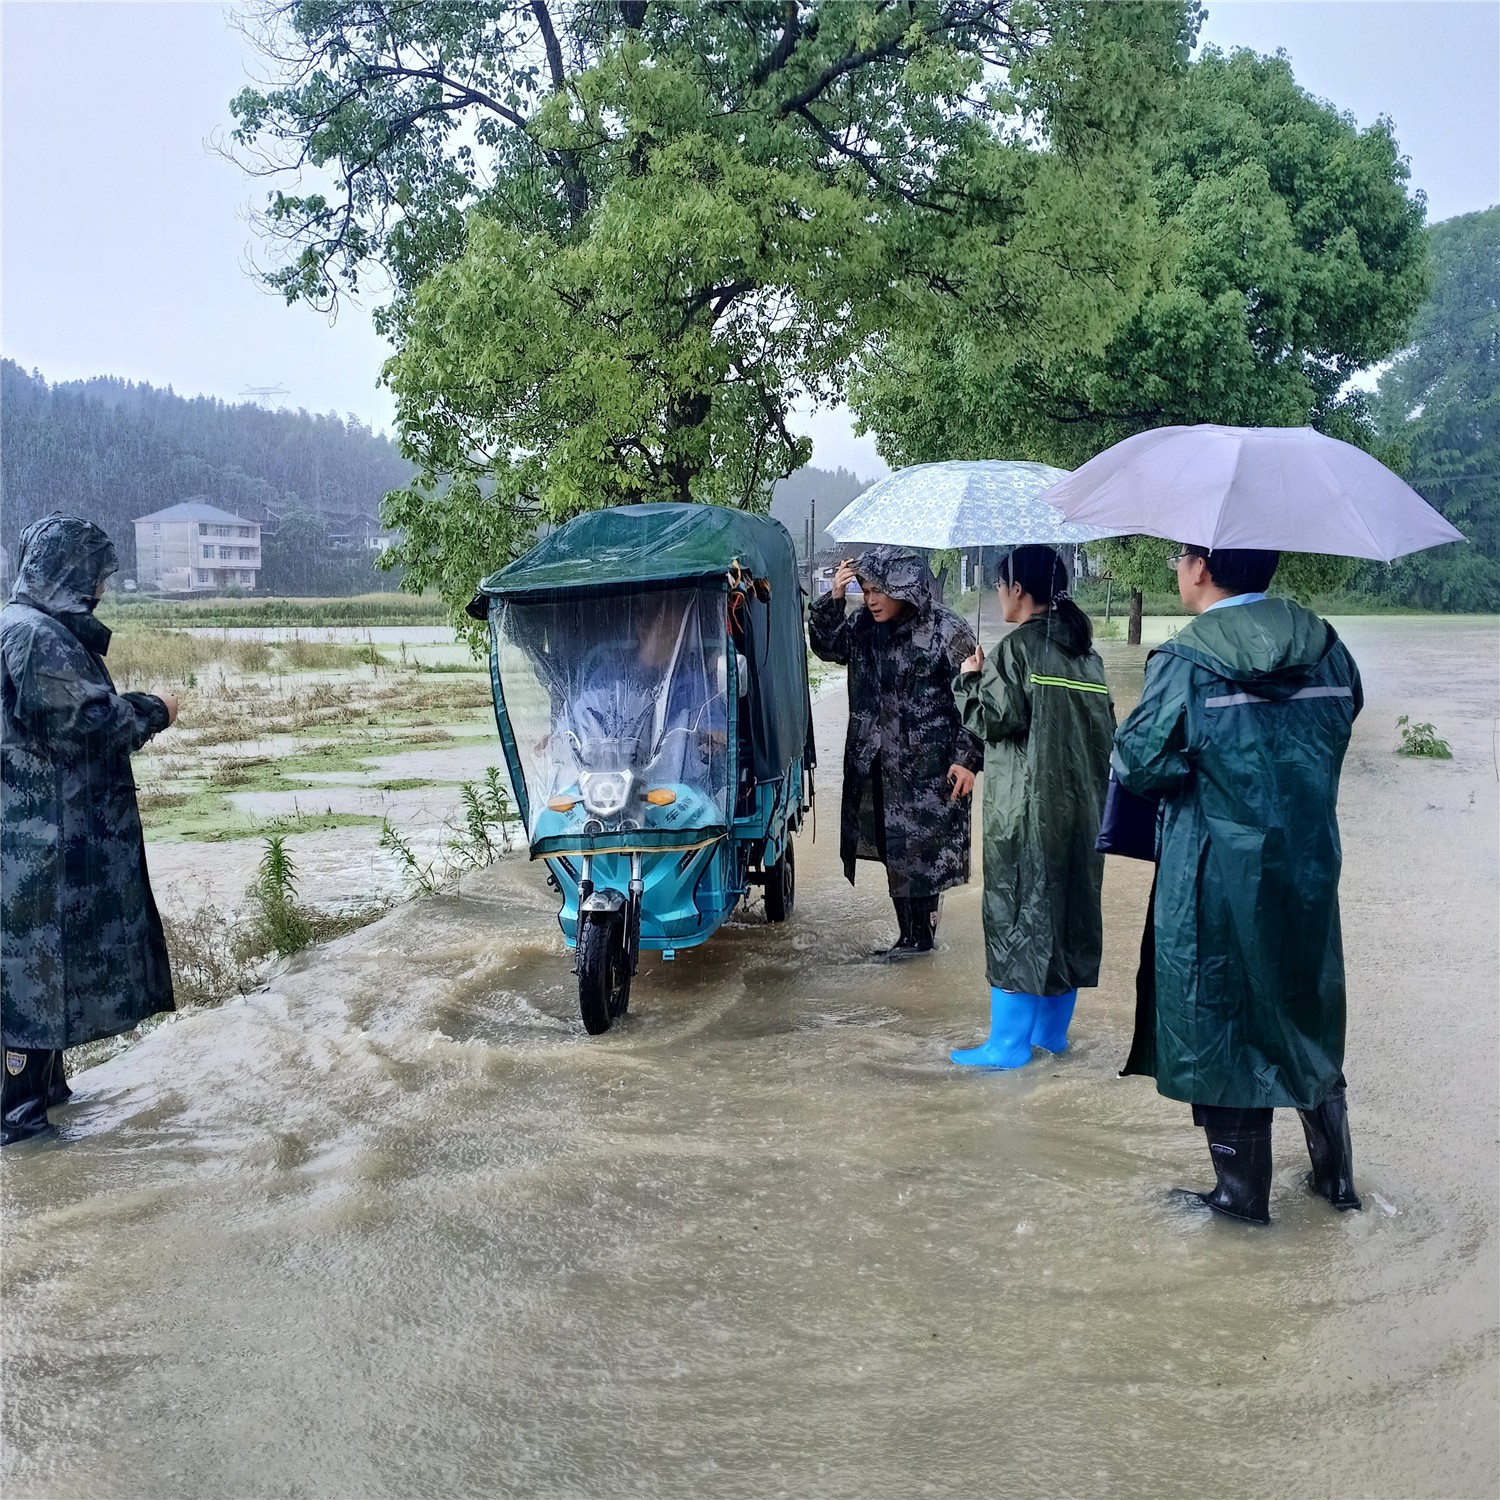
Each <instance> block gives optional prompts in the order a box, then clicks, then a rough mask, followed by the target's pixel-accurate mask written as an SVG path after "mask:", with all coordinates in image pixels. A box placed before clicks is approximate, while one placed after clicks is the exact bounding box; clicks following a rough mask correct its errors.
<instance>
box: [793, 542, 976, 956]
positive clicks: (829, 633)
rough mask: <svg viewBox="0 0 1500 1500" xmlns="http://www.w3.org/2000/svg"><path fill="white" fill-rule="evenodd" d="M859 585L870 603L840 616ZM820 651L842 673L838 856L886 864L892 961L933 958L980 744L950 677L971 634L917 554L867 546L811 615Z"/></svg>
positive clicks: (970, 644)
mask: <svg viewBox="0 0 1500 1500" xmlns="http://www.w3.org/2000/svg"><path fill="white" fill-rule="evenodd" d="M854 578H858V580H859V584H860V588H861V589H862V590H863V592H864V597H865V606H864V608H862V609H859V610H857V611H855V612H854V613H853V614H852V615H851V614H849V613H847V611H846V607H845V602H844V590H845V588H847V586H848V584H849V582H850V581H852V580H853V579H854ZM808 627H809V636H810V639H811V644H812V649H813V652H814V654H815V655H817V656H819V657H821V658H822V659H823V660H824V661H829V662H835V663H838V664H840V665H844V666H847V667H848V668H849V730H848V735H847V737H846V739H845V742H844V798H843V813H842V818H841V826H840V837H839V853H840V855H841V856H842V858H843V862H844V874H845V875H846V876H847V877H848V879H849V881H850V883H851V884H852V883H853V881H854V869H855V862H856V860H860V859H873V860H878V861H880V863H882V864H883V865H884V866H885V868H886V878H887V880H888V882H889V885H890V892H891V900H892V902H893V903H894V904H895V907H896V918H897V922H898V924H899V927H900V936H899V938H898V940H897V942H896V945H895V947H894V948H892V949H889V950H887V952H888V953H889V954H890V956H892V957H904V956H906V955H907V954H910V953H920V952H926V951H929V950H930V949H931V948H932V943H933V934H934V932H935V931H936V928H937V916H938V898H939V897H940V895H941V894H942V892H943V891H945V890H947V889H948V888H949V887H950V886H954V885H962V884H963V883H964V882H965V881H966V880H968V878H969V843H970V819H971V815H972V803H971V794H972V792H973V790H974V774H975V772H976V771H978V770H979V768H980V767H981V766H982V765H983V764H984V746H983V745H982V744H981V743H980V741H979V740H978V739H977V738H976V737H975V736H974V735H972V734H971V733H969V731H968V730H966V729H965V728H964V727H963V725H962V724H961V723H960V721H959V715H958V709H957V706H956V705H955V703H954V701H953V692H952V682H953V679H954V677H955V676H957V674H958V668H959V665H960V663H962V662H963V661H964V659H965V658H966V657H967V656H968V655H969V653H970V652H971V651H973V649H974V646H975V640H974V632H973V631H972V630H970V629H969V627H968V625H967V624H966V623H965V622H964V621H963V620H962V619H961V618H960V617H959V616H958V615H956V614H954V613H953V611H952V610H950V609H946V608H944V607H943V605H942V603H941V601H940V600H939V598H938V596H937V592H936V580H935V579H934V578H933V576H932V572H931V569H929V568H928V566H927V563H926V561H925V560H924V559H923V558H922V557H921V555H920V554H919V553H916V552H911V551H907V550H905V549H903V548H899V547H886V546H882V547H872V548H870V549H869V550H868V551H866V552H865V553H864V554H863V555H862V556H861V557H860V558H859V559H858V560H857V561H855V562H854V563H852V564H847V563H846V564H845V565H844V566H843V567H842V568H840V570H839V573H838V576H837V577H836V578H835V580H834V588H833V591H832V592H831V593H829V594H826V595H825V596H824V597H823V598H821V599H819V600H818V601H817V602H816V603H815V604H814V605H813V606H812V608H811V610H810V611H809V613H808Z"/></svg>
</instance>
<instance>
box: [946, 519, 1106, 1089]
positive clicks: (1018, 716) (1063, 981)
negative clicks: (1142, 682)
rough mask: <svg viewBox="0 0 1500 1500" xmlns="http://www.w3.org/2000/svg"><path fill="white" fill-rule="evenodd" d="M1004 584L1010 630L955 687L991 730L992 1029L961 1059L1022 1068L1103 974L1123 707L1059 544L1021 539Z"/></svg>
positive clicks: (972, 721) (1006, 562) (987, 835)
mask: <svg viewBox="0 0 1500 1500" xmlns="http://www.w3.org/2000/svg"><path fill="white" fill-rule="evenodd" d="M997 587H998V588H999V591H1000V603H1001V606H1002V608H1003V610H1004V613H1005V619H1006V623H1007V624H1011V625H1014V626H1015V627H1016V629H1014V630H1012V631H1011V632H1010V633H1009V634H1008V635H1007V636H1006V637H1005V638H1004V639H1003V640H1002V641H1001V642H1000V644H999V645H998V646H997V647H996V648H995V652H994V655H993V656H991V657H988V658H986V656H985V654H984V650H983V648H982V647H976V648H975V650H974V654H973V655H972V656H970V657H969V658H968V660H967V661H965V662H964V664H963V668H962V670H961V672H960V673H959V676H958V679H957V680H956V681H955V683H954V697H955V698H956V699H957V702H958V709H959V712H960V714H961V715H962V716H963V722H964V727H965V728H966V729H969V730H971V731H972V732H973V733H974V734H976V735H977V736H978V737H979V738H980V739H982V740H983V741H984V745H985V755H984V907H983V910H984V943H985V967H986V970H987V975H988V979H989V983H990V1034H989V1038H988V1040H987V1041H985V1042H984V1043H983V1044H982V1045H981V1046H978V1047H972V1048H968V1049H966V1050H960V1051H955V1052H953V1053H952V1054H951V1055H952V1058H953V1061H954V1062H956V1063H963V1064H967V1065H969V1066H975V1067H983V1068H1019V1067H1024V1066H1025V1064H1026V1063H1028V1062H1030V1061H1031V1049H1032V1047H1033V1046H1037V1047H1042V1048H1045V1049H1046V1050H1047V1051H1049V1052H1061V1051H1063V1050H1064V1049H1065V1048H1066V1047H1067V1045H1068V1024H1069V1022H1070V1021H1071V1020H1072V1018H1073V1005H1074V1002H1075V1001H1076V1000H1077V998H1078V990H1079V987H1080V986H1089V985H1095V984H1097V983H1098V982H1099V955H1100V950H1101V947H1102V945H1103V920H1102V917H1101V915H1100V909H1099V889H1100V886H1101V884H1102V883H1103V879H1104V856H1103V855H1102V854H1099V853H1096V852H1095V849H1094V843H1095V840H1096V839H1097V838H1098V836H1099V817H1100V813H1101V812H1102V811H1103V807H1104V791H1105V787H1106V785H1107V783H1108V781H1109V753H1110V745H1111V742H1112V740H1113V737H1114V729H1115V711H1114V704H1113V703H1112V702H1111V701H1110V696H1109V688H1108V686H1107V685H1106V684H1105V681H1104V663H1103V662H1102V661H1100V659H1099V654H1098V652H1096V651H1095V650H1094V649H1093V638H1094V632H1093V629H1092V627H1091V626H1090V624H1089V619H1088V616H1087V615H1085V614H1084V612H1083V611H1082V610H1081V609H1079V607H1078V606H1077V605H1076V604H1075V603H1074V602H1073V600H1072V599H1071V598H1070V597H1069V594H1068V576H1067V572H1066V570H1065V569H1064V567H1063V564H1062V559H1061V558H1060V557H1059V556H1058V555H1057V553H1056V552H1055V551H1053V549H1052V548H1051V547H1035V546H1032V547H1017V548H1016V549H1015V550H1014V551H1013V552H1011V553H1010V554H1009V555H1008V556H1006V557H1005V558H1003V559H1002V560H1001V563H1000V572H999V578H998V581H997Z"/></svg>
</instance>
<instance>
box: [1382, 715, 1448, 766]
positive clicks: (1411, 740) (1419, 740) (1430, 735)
mask: <svg viewBox="0 0 1500 1500" xmlns="http://www.w3.org/2000/svg"><path fill="white" fill-rule="evenodd" d="M1396 728H1397V729H1399V730H1400V731H1401V743H1400V744H1399V745H1398V746H1397V747H1396V754H1397V755H1415V756H1420V757H1422V758H1424V759H1426V760H1452V759H1453V747H1452V746H1451V745H1449V743H1448V741H1447V740H1440V739H1439V738H1438V735H1437V730H1436V729H1435V728H1434V727H1433V726H1432V725H1431V724H1413V723H1412V721H1411V715H1410V714H1402V715H1401V717H1400V718H1399V719H1397V720H1396Z"/></svg>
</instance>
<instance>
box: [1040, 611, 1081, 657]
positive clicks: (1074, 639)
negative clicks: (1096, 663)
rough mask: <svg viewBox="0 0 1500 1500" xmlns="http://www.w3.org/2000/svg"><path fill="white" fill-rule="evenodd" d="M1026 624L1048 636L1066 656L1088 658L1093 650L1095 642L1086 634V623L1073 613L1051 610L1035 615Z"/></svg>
mask: <svg viewBox="0 0 1500 1500" xmlns="http://www.w3.org/2000/svg"><path fill="white" fill-rule="evenodd" d="M1025 623H1026V625H1027V626H1030V628H1031V629H1032V630H1034V631H1038V632H1040V633H1041V634H1042V635H1044V636H1046V638H1047V639H1048V640H1049V641H1050V642H1051V643H1052V644H1053V645H1054V646H1056V647H1057V649H1058V650H1059V651H1061V652H1062V654H1063V655H1064V656H1087V655H1088V654H1089V652H1090V651H1091V650H1092V649H1093V641H1092V640H1091V639H1090V638H1089V636H1088V635H1086V634H1085V633H1084V622H1083V621H1082V620H1080V619H1078V618H1077V617H1076V616H1074V615H1072V614H1071V613H1070V614H1064V613H1063V612H1062V611H1061V610H1056V609H1049V610H1048V611H1047V612H1046V614H1042V615H1033V616H1032V617H1031V619H1029V620H1027V621H1026V622H1025Z"/></svg>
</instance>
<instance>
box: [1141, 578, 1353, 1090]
mask: <svg viewBox="0 0 1500 1500" xmlns="http://www.w3.org/2000/svg"><path fill="white" fill-rule="evenodd" d="M1363 702H1364V697H1363V693H1362V690H1361V688H1360V681H1359V670H1358V668H1357V667H1356V666H1355V665H1354V659H1353V657H1351V656H1350V655H1349V652H1348V650H1347V649H1346V648H1345V646H1344V644H1343V642H1342V641H1340V640H1339V638H1338V636H1337V635H1336V634H1335V633H1334V630H1333V627H1332V626H1331V625H1329V624H1328V623H1327V622H1326V621H1324V620H1320V619H1319V618H1318V617H1317V616H1316V615H1315V614H1312V613H1311V612H1310V611H1308V610H1305V609H1303V608H1302V607H1301V606H1300V605H1297V604H1293V603H1292V602H1291V601H1290V600H1287V599H1264V600H1261V601H1259V602H1257V603H1250V604H1240V605H1234V606H1231V607H1229V608H1224V609H1212V610H1209V611H1208V612H1206V613H1204V614H1202V615H1199V616H1198V617H1197V618H1196V619H1194V620H1193V621H1192V623H1191V624H1190V625H1188V626H1187V627H1186V628H1185V629H1184V630H1183V631H1182V633H1181V634H1180V635H1178V636H1177V637H1176V639H1175V640H1171V641H1168V642H1167V644H1166V645H1165V646H1162V647H1159V648H1158V649H1157V650H1156V651H1154V652H1153V653H1152V655H1151V657H1150V659H1149V661H1148V662H1147V666H1146V686H1145V692H1144V693H1143V695H1142V697H1141V701H1140V704H1139V706H1138V707H1137V708H1136V710H1135V712H1134V713H1132V714H1131V715H1130V717H1129V718H1128V719H1126V721H1125V723H1124V724H1122V725H1121V726H1120V732H1119V734H1118V735H1117V736H1116V737H1115V750H1114V757H1113V764H1114V768H1115V774H1116V775H1117V776H1118V777H1119V779H1120V780H1121V782H1123V783H1124V785H1125V786H1126V787H1127V788H1128V789H1129V790H1130V791H1132V792H1138V793H1140V794H1141V795H1143V796H1159V797H1160V798H1161V799H1162V807H1161V814H1160V821H1159V822H1158V825H1157V840H1158V845H1157V858H1158V866H1157V879H1156V890H1155V895H1154V909H1155V949H1154V954H1155V984H1154V986H1142V993H1141V994H1140V995H1139V996H1138V1001H1137V1016H1136V1034H1135V1042H1134V1045H1133V1046H1132V1048H1131V1054H1130V1059H1129V1061H1128V1062H1127V1063H1126V1065H1125V1069H1124V1071H1125V1072H1127V1073H1144V1074H1148V1075H1150V1076H1152V1077H1154V1078H1155V1079H1156V1086H1157V1089H1158V1090H1159V1091H1160V1092H1161V1093H1163V1094H1165V1095H1166V1096H1167V1097H1168V1098H1169V1099H1181V1100H1184V1101H1186V1102H1188V1103H1192V1104H1212V1105H1222V1106H1226V1107H1229V1108H1233V1109H1260V1108H1267V1107H1269V1108H1278V1107H1280V1108H1297V1109H1316V1108H1317V1107H1318V1106H1319V1105H1320V1104H1322V1102H1323V1101H1324V1100H1325V1099H1327V1098H1328V1096H1329V1095H1330V1094H1331V1093H1332V1092H1333V1090H1334V1088H1335V1087H1336V1086H1337V1085H1338V1084H1339V1082H1340V1080H1341V1075H1342V1073H1343V1068H1344V1021H1345V1002H1344V953H1343V945H1342V941H1341V937H1340V932H1339V900H1338V886H1339V866H1340V863H1341V859H1342V852H1341V849H1340V844H1339V829H1338V817H1337V803H1338V794H1339V772H1340V770H1341V768H1342V766H1343V763H1344V752H1345V750H1346V749H1347V748H1348V745H1349V735H1350V731H1351V729H1352V728H1353V724H1354V718H1355V715H1356V714H1358V712H1359V710H1360V708H1361V706H1362V705H1363Z"/></svg>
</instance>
